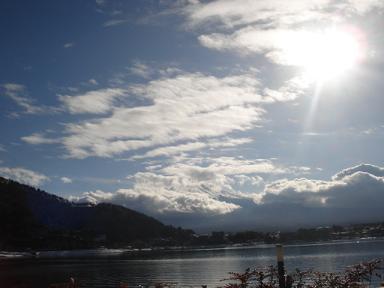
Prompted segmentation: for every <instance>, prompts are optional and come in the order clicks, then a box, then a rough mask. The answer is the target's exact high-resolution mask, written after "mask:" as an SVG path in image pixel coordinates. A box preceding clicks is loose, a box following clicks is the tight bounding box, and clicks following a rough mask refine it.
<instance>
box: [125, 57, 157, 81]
mask: <svg viewBox="0 0 384 288" xmlns="http://www.w3.org/2000/svg"><path fill="white" fill-rule="evenodd" d="M129 71H130V72H131V73H132V74H133V75H136V76H140V77H142V78H145V79H148V78H150V76H151V75H152V74H153V72H154V71H153V69H152V68H151V67H149V66H148V65H147V64H145V63H142V62H140V61H135V62H134V63H133V65H132V66H131V67H130V68H129Z"/></svg>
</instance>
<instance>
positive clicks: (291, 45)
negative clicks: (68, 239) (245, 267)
mask: <svg viewBox="0 0 384 288" xmlns="http://www.w3.org/2000/svg"><path fill="white" fill-rule="evenodd" d="M383 12H384V1H380V0H367V1H357V0H340V1H338V0H332V1H331V0H311V1H299V0H297V1H289V2H288V1H282V0H273V1H264V0H259V1H248V0H235V1H227V0H216V1H197V0H196V1H193V0H191V1H118V0H104V1H103V0H97V1H91V0H89V1H34V2H31V1H2V2H1V4H0V33H1V39H2V45H1V47H0V65H1V68H2V69H0V111H1V115H0V117H1V122H0V125H1V126H0V127H1V131H2V137H1V138H0V175H2V176H4V177H8V178H11V179H15V180H18V181H21V182H24V183H27V184H31V185H33V186H37V187H41V188H42V189H44V190H46V191H48V192H51V193H54V194H57V195H60V196H62V197H66V198H68V199H71V200H73V201H91V202H93V203H98V202H103V201H107V202H112V203H117V204H120V205H124V206H126V207H129V208H133V209H137V210H139V211H142V212H144V213H147V214H150V215H153V216H155V217H158V218H159V219H161V220H163V221H165V222H166V223H170V224H174V225H183V226H185V227H192V228H195V229H198V230H199V229H200V230H207V229H208V230H209V229H232V230H233V229H246V228H254V229H257V228H260V227H261V228H271V227H281V228H284V227H288V228H289V227H291V228H292V227H296V226H297V225H303V226H305V225H320V224H333V223H350V222H364V221H371V220H381V219H382V217H383V216H384V215H383V212H381V210H382V209H381V208H380V207H382V205H384V172H383V171H384V169H383V168H382V167H383V166H384V155H383V153H382V145H383V138H384V114H383V113H382V107H383V104H384V103H383V102H384V100H383V95H382V91H384V83H383V81H382V74H383V70H384V63H383V59H384V58H383V52H382V51H383V46H384V32H383V30H382V29H381V27H384V20H383V19H384V18H383Z"/></svg>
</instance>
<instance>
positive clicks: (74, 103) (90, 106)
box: [59, 88, 126, 114]
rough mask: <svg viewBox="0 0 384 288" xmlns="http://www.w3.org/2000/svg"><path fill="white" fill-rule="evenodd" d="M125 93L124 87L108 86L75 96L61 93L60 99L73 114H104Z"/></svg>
mask: <svg viewBox="0 0 384 288" xmlns="http://www.w3.org/2000/svg"><path fill="white" fill-rule="evenodd" d="M125 94H126V91H124V90H123V89H119V88H107V89H99V90H93V91H88V92H87V93H85V94H81V95H75V96H68V95H60V96H59V100H60V101H61V102H62V103H63V105H64V107H65V108H66V109H67V110H68V111H69V112H70V113H72V114H83V113H91V114H104V113H106V112H109V111H110V110H111V109H112V108H113V103H114V101H115V100H116V99H117V98H119V97H122V96H124V95H125Z"/></svg>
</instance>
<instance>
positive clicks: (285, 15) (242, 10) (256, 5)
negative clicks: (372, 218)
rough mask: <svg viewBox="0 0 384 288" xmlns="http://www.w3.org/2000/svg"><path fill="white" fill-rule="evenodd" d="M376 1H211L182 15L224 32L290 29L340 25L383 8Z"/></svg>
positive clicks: (188, 8) (186, 8)
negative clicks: (310, 24)
mask: <svg viewBox="0 0 384 288" xmlns="http://www.w3.org/2000/svg"><path fill="white" fill-rule="evenodd" d="M383 7H384V3H383V2H382V1H380V0H366V1H359V0H349V1H340V2H337V1H332V0H308V1H302V0H292V1H289V2H287V1H285V0H259V1H253V0H215V1H209V2H192V3H191V2H190V3H187V5H185V6H184V8H183V10H182V13H183V14H184V15H185V16H186V18H187V25H188V26H190V27H195V26H202V25H205V26H209V27H215V26H216V27H217V26H219V27H220V25H222V26H224V27H226V28H227V29H228V28H229V29H231V28H232V29H233V28H236V27H239V26H240V27H241V26H246V25H250V24H255V23H256V24H258V25H260V26H262V27H265V28H268V27H276V26H292V25H297V24H302V23H305V22H310V21H321V20H323V21H327V22H330V21H341V20H342V19H343V17H348V16H350V15H351V14H358V15H361V14H365V13H367V12H369V11H372V10H373V9H377V8H383Z"/></svg>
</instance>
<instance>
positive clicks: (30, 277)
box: [0, 240, 384, 288]
mask: <svg viewBox="0 0 384 288" xmlns="http://www.w3.org/2000/svg"><path fill="white" fill-rule="evenodd" d="M284 253H285V267H286V270H287V272H288V273H289V272H291V271H294V269H295V268H299V269H310V268H313V269H315V270H316V271H342V270H343V269H344V268H345V267H346V266H348V265H352V264H357V263H359V262H361V261H365V260H371V259H374V258H384V240H369V241H368V240H360V241H349V242H330V243H321V244H308V245H287V246H285V247H284ZM57 256H62V257H60V258H57ZM64 256H65V257H64ZM85 256H86V257H85ZM55 257H56V258H55ZM15 258H16V257H15ZM143 258H144V259H129V257H128V256H127V254H125V253H124V251H122V250H97V251H91V252H89V251H88V252H85V251H74V252H60V253H53V252H50V253H48V252H45V254H44V253H41V255H40V258H35V259H12V260H2V261H0V287H4V288H8V287H36V288H37V287H38V288H43V287H48V286H49V284H51V283H57V282H65V281H66V280H67V279H69V277H75V278H76V279H78V280H79V283H80V287H118V285H119V283H120V282H125V283H128V284H129V287H138V286H139V285H143V286H144V287H146V286H148V285H151V284H153V283H158V282H168V283H170V282H171V283H175V284H177V287H201V285H203V284H204V285H208V287H217V286H223V285H224V284H225V282H222V281H220V280H221V279H224V278H227V277H228V274H227V273H228V272H230V271H234V272H242V271H244V270H245V269H246V268H248V267H251V268H256V267H264V266H266V265H271V264H273V265H274V264H276V256H275V246H274V245H260V246H252V247H228V248H220V249H219V248H217V249H194V250H187V251H172V252H167V253H160V254H155V255H146V256H145V257H143ZM17 285H18V286H17Z"/></svg>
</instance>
